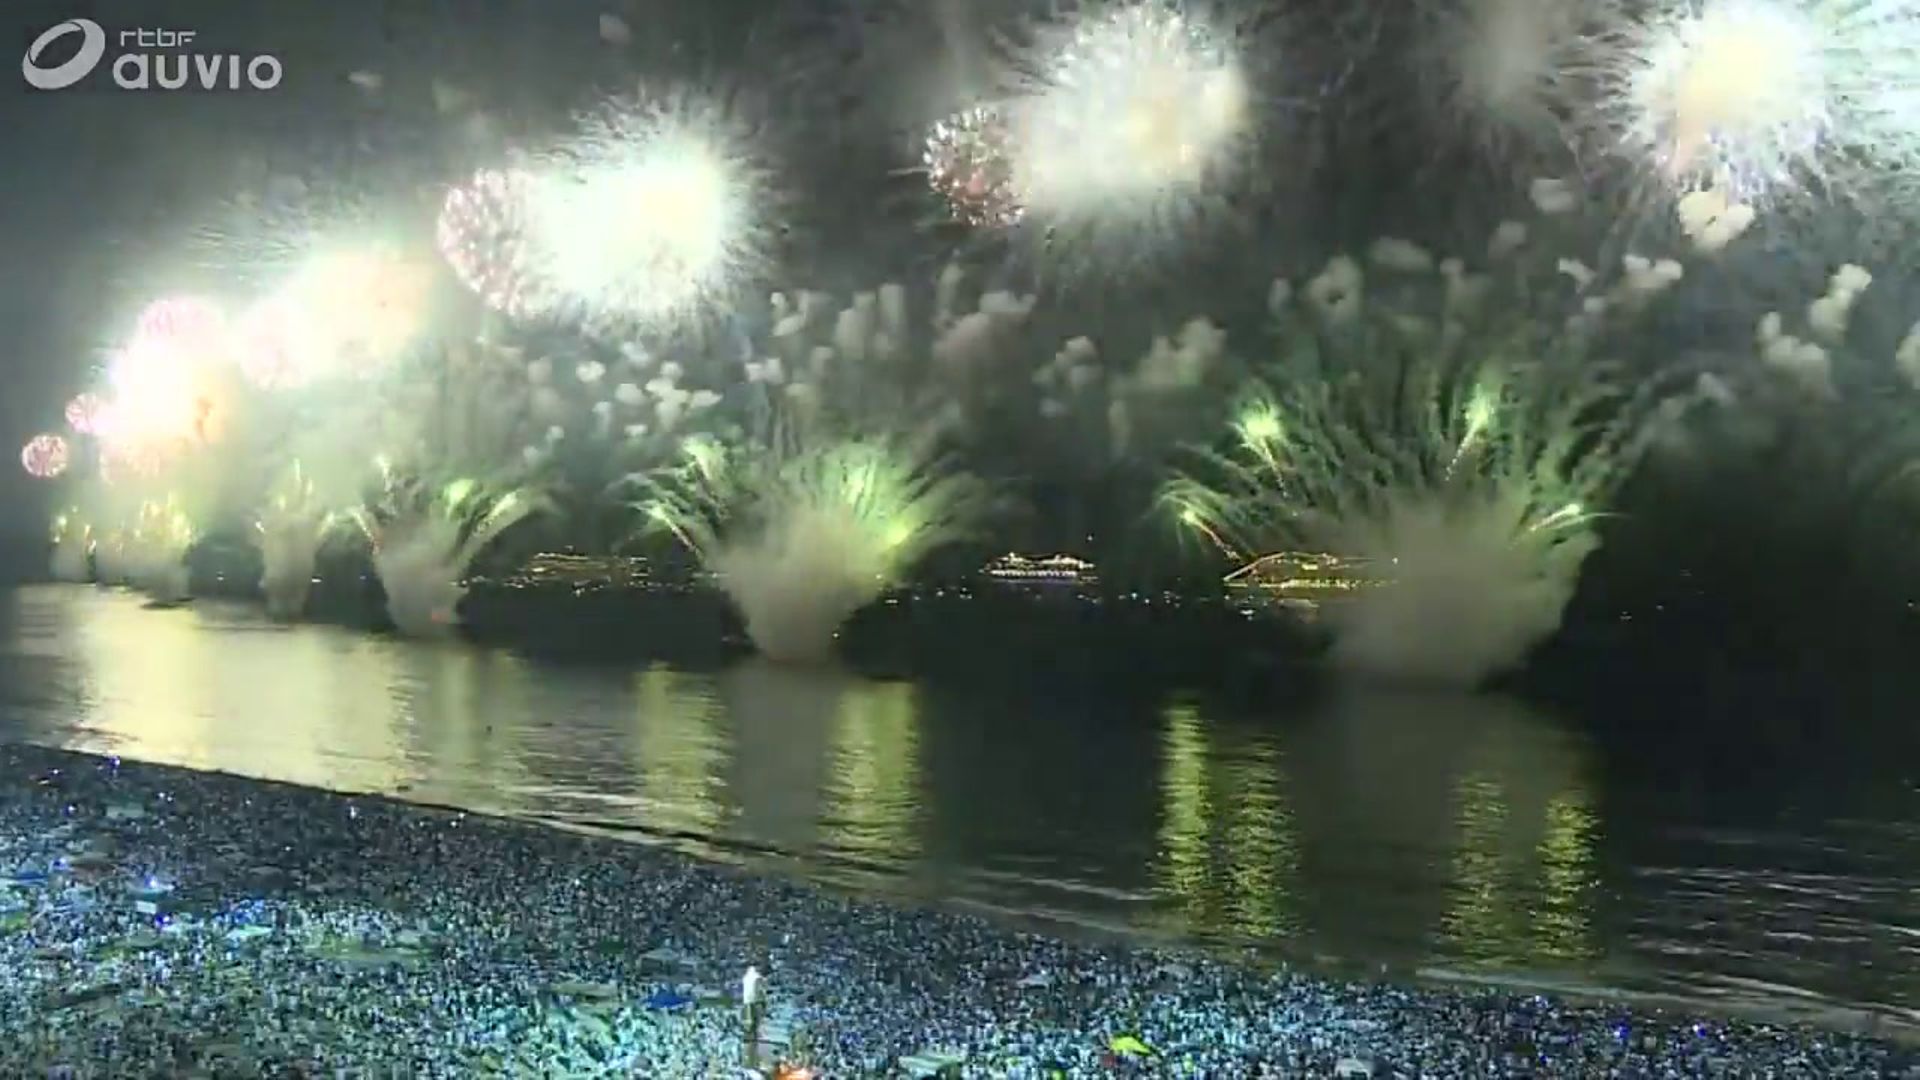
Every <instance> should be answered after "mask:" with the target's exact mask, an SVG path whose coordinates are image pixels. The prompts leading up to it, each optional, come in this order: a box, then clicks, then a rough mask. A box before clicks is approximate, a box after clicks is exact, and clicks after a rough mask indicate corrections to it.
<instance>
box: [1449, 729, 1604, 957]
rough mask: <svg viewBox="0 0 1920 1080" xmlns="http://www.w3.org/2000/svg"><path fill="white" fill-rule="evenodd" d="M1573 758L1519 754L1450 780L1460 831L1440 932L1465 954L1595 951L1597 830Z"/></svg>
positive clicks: (1588, 954) (1578, 953) (1593, 953)
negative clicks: (1498, 767)
mask: <svg viewBox="0 0 1920 1080" xmlns="http://www.w3.org/2000/svg"><path fill="white" fill-rule="evenodd" d="M1502 749H1503V751H1510V750H1511V747H1504V748H1502ZM1489 756H1493V757H1505V756H1507V754H1505V753H1501V754H1495V755H1489ZM1568 764H1569V763H1567V762H1565V761H1560V760H1555V759H1553V758H1551V757H1541V758H1533V759H1530V760H1529V759H1520V760H1518V761H1512V762H1510V765H1511V766H1512V767H1510V768H1509V769H1507V770H1504V771H1500V772H1495V771H1491V770H1489V769H1488V768H1486V767H1484V766H1483V767H1482V768H1480V769H1478V770H1475V771H1470V772H1467V773H1464V774H1463V775H1461V777H1460V778H1459V780H1458V781H1457V782H1456V784H1455V785H1454V815H1455V824H1456V828H1457V832H1458V835H1457V840H1456V846H1455V851H1454V857H1453V885H1452V888H1451V890H1450V891H1451V898H1450V901H1449V903H1448V907H1447V910H1446V913H1445V915H1444V916H1443V918H1442V934H1443V936H1444V938H1445V940H1446V942H1447V943H1448V944H1449V945H1450V946H1451V948H1452V950H1453V951H1454V952H1456V953H1458V954H1459V955H1460V956H1461V957H1462V958H1463V959H1467V960H1471V961H1475V962H1480V963H1487V964H1496V965H1502V966H1542V965H1554V964H1576V963H1578V962H1581V961H1587V960H1591V959H1593V958H1594V957H1596V956H1597V955H1598V952H1599V950H1598V945H1597V943H1596V940H1595V933H1594V926H1593V905H1594V903H1595V900H1596V893H1597V889H1596V884H1597V871H1596V869H1595V858H1596V856H1595V851H1594V844H1595V841H1596V838H1597V836H1598V831H1599V830H1598V826H1597V821H1596V819H1595V816H1594V814H1593V811H1592V810H1591V808H1590V805H1589V799H1590V795H1589V794H1588V793H1587V792H1586V790H1585V789H1584V788H1583V787H1582V786H1581V783H1582V782H1581V778H1580V776H1579V775H1578V773H1577V771H1575V770H1573V769H1571V768H1567V767H1566V766H1567V765H1568Z"/></svg>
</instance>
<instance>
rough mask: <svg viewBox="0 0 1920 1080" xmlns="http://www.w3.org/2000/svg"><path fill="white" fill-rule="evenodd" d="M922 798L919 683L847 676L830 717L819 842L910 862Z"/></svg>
mask: <svg viewBox="0 0 1920 1080" xmlns="http://www.w3.org/2000/svg"><path fill="white" fill-rule="evenodd" d="M922 797H923V796H922V792H921V785H920V698H919V691H918V689H917V688H916V687H914V686H913V684H911V683H904V682H879V683H870V682H863V681H860V680H853V679H849V680H848V682H847V684H846V685H845V686H844V688H843V689H842V691H841V697H840V712H839V719H838V720H837V722H836V723H835V724H834V731H833V749H832V765H831V771H830V775H829V776H828V779H827V791H826V807H825V811H824V813H823V815H822V817H821V822H820V824H821V840H822V842H823V843H824V844H825V845H826V847H827V848H828V849H829V850H832V851H834V852H836V853H839V854H844V855H849V856H853V857H856V858H860V859H865V860H873V861H879V862H882V863H885V864H888V865H899V864H904V863H911V862H915V861H917V860H918V859H919V857H920V853H921V849H922V834H921V828H922V822H921V808H922V801H921V800H922Z"/></svg>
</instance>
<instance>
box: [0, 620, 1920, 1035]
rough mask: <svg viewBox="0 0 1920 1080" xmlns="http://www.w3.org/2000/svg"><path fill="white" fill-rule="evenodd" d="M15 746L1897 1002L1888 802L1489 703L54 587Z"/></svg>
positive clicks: (0, 644) (1033, 903) (33, 640)
mask: <svg viewBox="0 0 1920 1080" xmlns="http://www.w3.org/2000/svg"><path fill="white" fill-rule="evenodd" d="M20 737H25V738H28V739H30V740H34V741H40V742H46V743H49V744H53V745H63V746H70V747H75V748H81V749H87V750H93V751H112V752H118V753H121V754H125V755H128V756H131V757H136V758H145V759H150V760H156V761H164V762H172V763H177V764H184V765H189V766H192V767H196V768H204V769H216V770H223V771H229V772H238V773H243V774H249V775H255V776H262V777H268V778H273V779H280V780H289V781H294V782H297V783H305V784H313V785H318V786H325V787H331V788H335V789H342V790H355V791H359V790H379V791H387V792H394V793H398V794H401V795H403V796H404V797H407V798H413V799H420V800H424V801H430V802H437V803H445V804H453V805H459V806H466V807H472V808H475V809H479V810H486V811H492V812H501V813H510V814H519V815H527V816H534V817H540V818H545V819H550V820H557V821H561V822H565V823H571V824H577V825H590V826H606V825H612V826H617V827H620V828H622V829H623V830H629V831H637V832H641V833H644V834H646V835H649V836H652V837H658V838H663V839H665V840H666V841H667V842H670V843H674V844H677V845H681V846H684V847H687V848H689V849H691V850H695V851H698V852H701V853H704V854H716V853H728V854H732V853H738V852H740V851H742V850H743V849H744V850H747V851H760V852H776V853H781V854H784V855H789V856H794V857H796V858H801V859H808V860H811V861H809V862H808V863H807V864H806V869H807V870H808V872H811V873H816V874H832V875H835V876H837V877H839V878H841V879H847V878H852V879H855V883H856V884H864V883H868V882H873V881H876V880H883V879H884V880H885V882H886V883H887V884H888V885H889V886H892V885H903V886H905V887H908V888H910V889H912V890H914V891H918V892H924V893H930V894H937V895H940V896H942V897H946V898H950V899H957V900H967V901H970V902H974V903H979V904H986V905H994V906H1001V907H1009V908H1014V909H1017V910H1020V911H1023V912H1028V913H1040V914H1046V915H1051V916H1059V917H1068V918H1074V919H1081V920H1087V921H1095V922H1099V923H1102V924H1106V925H1115V926H1125V927H1130V928H1138V929H1142V930H1151V931H1160V932H1169V933H1172V934H1176V935H1198V936H1203V937H1208V938H1212V939H1218V940H1231V941H1242V940H1249V939H1250V940H1254V941H1258V942H1262V943H1265V944H1270V945H1276V946H1278V947H1281V948H1284V949H1286V950H1289V951H1292V952H1295V953H1297V954H1301V955H1303V956H1306V957H1308V958H1314V957H1328V958H1334V959H1337V960H1341V961H1364V962H1367V963H1369V964H1371V963H1388V964H1404V965H1408V966H1449V967H1463V966H1464V967H1477V968H1489V969H1495V970H1507V969H1526V970H1528V971H1539V970H1542V969H1552V970H1556V971H1568V970H1570V971H1574V972H1580V973H1584V974H1586V975H1588V976H1589V977H1592V978H1597V979H1599V980H1601V981H1604V982H1607V983H1609V984H1612V985H1627V986H1632V987H1636V988H1643V987H1646V988H1657V989H1660V990H1663V991H1679V992H1690V993H1727V992H1728V990H1727V988H1728V987H1749V986H1755V985H1758V986H1761V987H1763V990H1762V991H1761V992H1763V993H1765V994H1769V995H1772V996H1775V997H1781V996H1785V995H1788V994H1792V995H1794V996H1796V997H1799V998H1801V999H1808V998H1809V997H1810V996H1813V995H1817V994H1827V995H1829V996H1830V997H1833V998H1839V999H1841V1000H1853V1001H1863V1003H1865V1004H1869V1005H1878V1006H1880V1007H1882V1008H1885V1009H1887V1010H1889V1011H1893V1010H1897V1009H1901V1008H1906V1009H1911V1008H1913V1006H1914V1004H1915V1003H1920V984H1917V983H1916V978H1915V976H1914V975H1913V974H1912V972H1913V970H1914V965H1913V964H1912V963H1911V961H1912V959H1913V957H1914V955H1915V946H1914V944H1913V942H1914V936H1915V930H1914V927H1916V926H1920V831H1917V830H1915V829H1914V828H1913V827H1912V825H1911V822H1912V821H1913V820H1915V810H1914V807H1915V806H1916V805H1920V804H1916V803H1915V801H1914V800H1915V799H1916V798H1920V796H1916V795H1915V794H1914V792H1913V790H1912V789H1911V787H1910V786H1909V785H1905V784H1902V785H1900V786H1899V787H1898V788H1897V789H1896V790H1895V791H1894V792H1893V795H1892V796H1889V797H1888V798H1889V799H1890V801H1879V802H1875V801H1871V800H1869V799H1867V798H1864V797H1861V798H1858V799H1855V800H1854V801H1853V802H1849V803H1845V804H1842V803H1841V802H1840V801H1839V800H1840V797H1841V796H1843V795H1845V796H1846V797H1848V798H1852V796H1851V795H1847V792H1848V791H1851V790H1852V789H1851V788H1848V787H1846V786H1845V785H1834V792H1836V793H1837V794H1835V795H1833V796H1831V799H1832V801H1831V802H1830V803H1826V804H1822V803H1818V802H1812V801H1809V802H1807V803H1805V804H1803V805H1800V806H1794V807H1788V809H1787V810H1785V811H1783V810H1782V809H1781V806H1780V798H1779V797H1778V794H1777V792H1773V791H1769V792H1768V793H1767V794H1768V796H1769V799H1768V800H1767V801H1766V803H1765V805H1764V806H1763V807H1762V808H1761V809H1758V810H1756V809H1754V808H1753V807H1751V806H1748V805H1745V804H1742V803H1740V802H1739V800H1738V799H1737V798H1735V797H1733V796H1729V795H1727V794H1725V793H1723V792H1720V791H1718V790H1717V789H1716V791H1715V794H1714V798H1713V800H1711V806H1710V807H1709V806H1708V805H1707V800H1705V799H1703V798H1701V797H1700V796H1699V795H1698V793H1695V794H1694V795H1693V796H1691V797H1690V796H1689V795H1688V793H1687V792H1686V791H1685V790H1678V791H1677V790H1676V789H1675V788H1674V787H1673V786H1672V785H1671V784H1670V783H1667V782H1664V780H1662V779H1661V778H1660V777H1659V776H1657V775H1656V776H1655V778H1654V779H1653V780H1649V779H1645V778H1640V777H1637V776H1636V775H1635V774H1633V773H1631V772H1623V769H1622V766H1621V761H1622V756H1621V755H1618V754H1616V755H1615V756H1614V757H1613V758H1612V759H1611V761H1610V763H1609V764H1608V767H1607V769H1606V770H1604V771H1603V770H1602V769H1601V767H1600V764H1599V752H1598V751H1597V750H1596V748H1595V747H1594V746H1593V745H1590V743H1589V742H1588V741H1587V740H1586V739H1585V738H1583V737H1580V736H1576V735H1574V734H1572V733H1571V732H1570V730H1569V729H1568V728H1567V727H1565V726H1563V725H1561V724H1559V723H1558V722H1556V721H1555V720H1553V719H1551V718H1548V717H1544V716H1542V715H1540V714H1539V713H1538V712H1535V711H1533V710H1531V709H1529V708H1527V707H1525V706H1523V705H1521V704H1519V703H1517V702H1513V701H1505V700H1501V699H1498V698H1449V697H1421V696H1408V695H1403V694H1393V693H1367V692H1357V691H1353V690H1347V691H1344V692H1341V693H1338V694H1333V695H1331V696H1328V697H1325V698H1323V699H1318V700H1317V701H1316V702H1315V703H1314V704H1312V705H1311V706H1309V707H1306V708H1296V709H1292V710H1286V711H1282V710H1266V711H1254V712H1248V711H1244V710H1239V709H1236V708H1233V707H1228V706H1226V705H1224V704H1223V703H1222V702H1221V701H1219V700H1217V699H1214V698H1209V697H1205V696H1195V695H1192V694H1185V695H1174V696H1171V697H1167V698H1162V697H1160V696H1158V695H1156V694H1153V693H1151V692H1149V693H1139V692H1137V688H1136V691H1129V692H1115V691H1114V690H1112V689H1110V688H1108V687H1104V686H1102V685H1100V684H1099V683H1097V682H1094V681H1092V680H1075V679H1072V678H1064V677H1063V678H1059V679H1054V678H1051V677H1048V678H1044V679H1039V680H1035V681H1032V682H1022V681H1019V680H1011V681H1006V682H996V681H992V680H981V681H979V682H976V683H974V684H970V685H966V686H954V685H941V684H939V683H935V682H915V683H906V682H876V681H872V680H868V679H863V678H860V677H858V676H855V675H852V674H849V673H846V672H836V671H805V670H793V669H787V668H781V667H778V666H774V665H770V664H765V663H759V662H749V663H743V664H739V665H737V666H734V667H732V668H729V669H727V670H724V671H720V672H702V671H685V670H676V669H674V668H670V667H666V666H664V665H657V664H656V665H652V666H641V667H637V668H636V667H622V666H617V665H608V666H598V667H595V666H582V665H574V664H560V665H556V664H552V663H547V662H541V661H536V660H529V659H524V658H521V657H517V656H514V655H512V654H509V653H505V652H501V651H497V650H489V649H481V648H475V647H471V646H466V645H462V644H459V643H440V644H434V643H412V642H402V641H397V640H393V639H387V638H380V637H376V636H370V635H365V634H360V633H356V632H351V631H345V630H334V629H330V628H326V627H312V626H307V627H293V628H286V627H279V626H275V625H272V624H270V623H268V622H266V621H265V620H264V619H262V618H261V617H259V616H258V615H257V613H255V612H253V611H252V610H251V609H248V608H244V607H223V606H221V605H219V604H207V603H202V604H199V605H196V606H195V607H194V608H192V609H183V610H175V611H149V610H144V609H143V608H142V607H141V604H140V601H139V600H138V599H137V598H134V597H132V596H128V595H124V594H116V593H111V592H103V591H98V590H93V589H79V588H47V589H28V590H23V591H20V592H17V593H12V594H0V739H5V738H20ZM1616 749H1618V748H1616ZM1642 750H1643V748H1639V747H1633V746H1628V747H1626V748H1625V751H1626V755H1625V757H1626V760H1628V761H1629V762H1631V761H1634V760H1637V755H1640V754H1641V753H1642ZM1603 776H1604V777H1605V778H1606V780H1607V786H1606V787H1605V788H1604V789H1603V788H1602V787H1600V786H1599V785H1600V780H1601V778H1602V777H1603ZM1807 790H1813V789H1807ZM1814 794H1819V792H1818V791H1815V792H1814ZM1802 797H1803V798H1810V797H1808V796H1805V795H1804V794H1803V796H1802ZM1709 810H1710V811H1711V813H1709ZM1712 815H1720V817H1719V818H1718V819H1716V818H1715V817H1713V816H1712ZM820 856H825V857H826V858H825V859H824V860H823V859H821V858H819V857H820ZM1741 992H1742V993H1744V992H1745V991H1744V990H1742V991H1741ZM1863 999H1865V1000H1863Z"/></svg>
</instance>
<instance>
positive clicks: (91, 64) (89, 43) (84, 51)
mask: <svg viewBox="0 0 1920 1080" xmlns="http://www.w3.org/2000/svg"><path fill="white" fill-rule="evenodd" d="M76 30H77V31H79V32H80V35H81V39H80V51H79V52H77V53H75V54H74V56H73V59H71V60H69V61H67V62H66V63H64V64H61V65H60V66H59V67H54V68H44V67H41V66H40V63H39V61H40V54H41V53H43V52H46V51H47V46H49V45H51V44H53V43H54V42H56V41H59V40H60V39H61V38H63V37H66V36H67V35H68V34H70V33H73V32H74V31H76ZM105 55H107V32H106V31H105V30H102V29H100V24H99V23H97V22H94V21H93V20H92V19H68V20H67V21H66V22H63V23H61V24H59V25H58V26H55V27H54V28H52V29H51V30H48V31H47V32H46V33H44V34H41V35H40V36H39V37H37V38H35V39H33V44H32V45H29V46H27V55H26V58H25V59H23V60H21V61H20V74H22V75H24V76H26V79H27V85H28V86H31V87H33V88H34V89H36V90H65V89H66V88H67V87H69V86H72V85H73V84H74V83H77V82H79V81H80V80H81V79H84V78H86V77H87V74H88V73H89V72H91V71H92V70H93V69H94V68H95V67H96V66H98V65H99V63H100V58H101V57H103V56H105Z"/></svg>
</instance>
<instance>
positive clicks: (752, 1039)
mask: <svg viewBox="0 0 1920 1080" xmlns="http://www.w3.org/2000/svg"><path fill="white" fill-rule="evenodd" d="M765 981H766V980H765V977H764V976H762V975H761V974H760V969H759V968H758V967H755V966H752V965H748V967H747V973H746V974H745V975H742V976H740V1008H741V1012H742V1021H743V1023H742V1029H743V1031H744V1034H745V1036H746V1040H747V1046H746V1051H747V1053H746V1058H747V1064H748V1065H750V1066H754V1067H758V1066H759V1064H760V1024H761V1021H763V1020H765V1019H766V1015H767V996H766V993H767V992H766V987H765V986H764V985H763V984H764V983H765Z"/></svg>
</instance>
